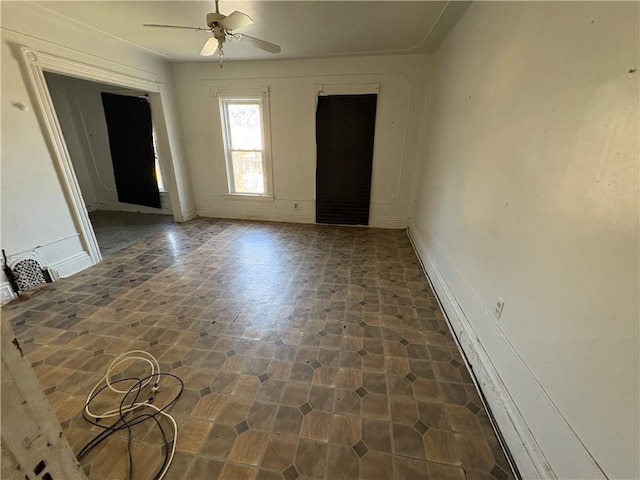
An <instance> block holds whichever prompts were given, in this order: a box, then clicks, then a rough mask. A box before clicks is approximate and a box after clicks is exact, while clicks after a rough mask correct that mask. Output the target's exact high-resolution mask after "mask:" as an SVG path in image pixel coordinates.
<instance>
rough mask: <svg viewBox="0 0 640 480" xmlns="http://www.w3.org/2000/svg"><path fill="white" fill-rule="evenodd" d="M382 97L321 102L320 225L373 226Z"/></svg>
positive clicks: (318, 139) (321, 98)
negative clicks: (373, 177) (375, 151)
mask: <svg viewBox="0 0 640 480" xmlns="http://www.w3.org/2000/svg"><path fill="white" fill-rule="evenodd" d="M377 99H378V95H376V94H367V95H329V96H319V97H318V107H317V110H316V145H317V164H316V222H317V223H329V224H334V225H368V224H369V204H370V198H371V170H372V167H373V139H374V134H375V122H376V104H377Z"/></svg>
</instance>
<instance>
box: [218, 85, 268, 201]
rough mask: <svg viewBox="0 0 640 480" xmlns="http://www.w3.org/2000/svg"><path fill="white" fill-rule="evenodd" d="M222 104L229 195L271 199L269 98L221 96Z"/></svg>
mask: <svg viewBox="0 0 640 480" xmlns="http://www.w3.org/2000/svg"><path fill="white" fill-rule="evenodd" d="M219 101H220V118H221V120H222V138H223V142H224V154H225V160H226V165H227V181H228V184H229V193H230V194H235V195H247V196H262V197H269V196H271V176H270V159H269V148H268V147H269V145H268V138H269V135H268V132H269V125H268V120H267V119H268V115H267V112H266V110H267V108H268V105H267V104H266V99H265V98H264V97H263V96H251V97H221V98H220V99H219Z"/></svg>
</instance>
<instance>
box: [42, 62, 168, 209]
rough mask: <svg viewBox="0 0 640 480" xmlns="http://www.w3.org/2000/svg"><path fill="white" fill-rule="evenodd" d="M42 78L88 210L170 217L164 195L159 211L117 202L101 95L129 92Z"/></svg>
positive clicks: (55, 77) (60, 77)
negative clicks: (159, 214) (54, 109)
mask: <svg viewBox="0 0 640 480" xmlns="http://www.w3.org/2000/svg"><path fill="white" fill-rule="evenodd" d="M45 76H46V78H47V86H48V87H49V93H50V94H51V98H52V100H53V103H54V105H55V108H56V114H57V116H58V120H59V121H60V125H61V127H62V131H63V133H64V137H65V141H66V143H67V148H68V149H69V155H70V156H71V161H72V162H73V167H74V170H75V172H76V176H77V177H78V183H79V184H80V189H81V190H82V196H83V198H84V201H85V204H86V205H87V210H89V211H94V210H112V211H126V212H143V213H161V214H169V215H170V214H171V204H170V202H169V196H168V194H167V193H166V192H163V193H161V194H160V200H161V208H159V209H157V208H151V207H145V206H141V205H133V204H128V203H122V202H119V201H118V191H117V188H116V180H115V175H114V173H113V162H112V160H111V149H110V147H109V133H108V130H107V121H106V118H105V115H104V108H103V105H102V97H101V93H102V92H109V91H117V92H118V93H122V94H126V92H129V91H128V90H126V89H116V88H114V87H112V86H110V85H104V84H100V83H97V82H89V81H86V80H81V79H77V78H72V77H68V76H64V75H56V74H51V73H45ZM130 92H131V93H133V91H130Z"/></svg>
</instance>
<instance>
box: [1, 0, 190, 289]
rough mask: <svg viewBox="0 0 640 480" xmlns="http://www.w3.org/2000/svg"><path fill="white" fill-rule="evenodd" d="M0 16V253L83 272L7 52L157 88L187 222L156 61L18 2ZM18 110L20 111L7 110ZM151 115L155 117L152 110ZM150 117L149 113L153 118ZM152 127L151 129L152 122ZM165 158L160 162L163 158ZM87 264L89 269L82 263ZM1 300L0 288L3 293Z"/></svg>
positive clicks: (173, 124)
mask: <svg viewBox="0 0 640 480" xmlns="http://www.w3.org/2000/svg"><path fill="white" fill-rule="evenodd" d="M0 8H1V9H2V15H1V17H0V22H1V35H2V36H1V41H2V46H1V48H2V52H1V53H2V83H1V88H2V92H1V93H2V96H1V98H2V112H1V113H2V146H1V148H2V151H1V153H2V207H1V208H2V211H1V217H2V218H1V226H2V231H1V239H0V243H1V244H2V247H3V248H4V249H6V250H7V252H8V253H10V254H16V253H18V252H24V251H26V252H37V253H38V254H39V256H40V258H41V259H42V260H43V261H44V262H45V263H46V264H48V265H52V266H56V265H59V266H61V271H62V273H63V274H65V275H66V274H70V273H73V272H74V271H77V270H79V269H82V268H85V267H86V266H87V265H89V264H90V263H91V262H90V259H89V258H88V255H87V254H86V251H85V250H86V248H85V246H84V245H83V244H82V242H80V241H79V238H78V232H79V229H78V227H77V226H76V225H75V224H74V221H73V217H72V215H71V213H70V210H69V207H68V204H67V201H66V199H65V196H64V193H63V190H62V188H61V186H60V184H59V181H58V176H57V172H56V169H55V168H54V164H53V161H52V157H51V154H50V151H49V147H48V145H47V143H46V141H45V137H44V135H43V133H42V129H41V127H40V125H39V121H38V117H37V115H36V111H35V109H34V105H33V103H32V98H31V97H30V92H29V89H28V87H27V84H26V83H25V79H24V77H23V75H22V72H21V71H20V64H19V62H18V60H17V58H16V56H14V51H13V50H12V47H11V45H15V44H19V45H26V46H28V47H30V48H34V49H37V50H40V51H43V52H47V53H50V54H52V55H57V56H59V57H63V58H67V59H70V60H73V61H77V62H82V63H85V64H87V65H91V66H96V67H100V68H104V69H108V70H110V71H111V72H114V73H118V74H126V75H130V76H134V77H137V78H142V79H148V80H151V81H154V82H157V83H160V84H162V91H163V93H162V94H163V97H164V104H163V107H164V110H163V111H162V112H161V113H162V114H163V115H164V117H165V119H166V120H167V125H166V128H165V126H164V125H161V128H162V129H163V130H167V131H168V138H169V143H168V144H167V142H161V143H162V145H160V146H159V150H160V151H161V152H164V153H165V154H166V153H169V154H170V156H171V157H172V158H173V163H174V166H175V177H173V178H169V179H167V180H168V181H170V182H174V185H175V186H176V187H175V188H176V190H177V191H178V194H179V197H180V204H181V207H182V208H181V211H180V212H179V216H180V218H181V219H187V218H189V217H192V216H193V215H194V210H195V208H194V207H193V199H192V196H191V191H190V185H189V171H188V166H187V164H186V161H184V154H183V150H184V145H183V141H182V138H181V126H180V124H179V119H178V118H177V117H176V116H175V115H174V114H173V112H174V111H176V110H177V107H176V102H175V98H174V97H175V94H174V89H173V78H172V72H171V69H170V67H168V66H167V64H165V63H164V62H163V61H162V60H161V59H158V58H157V57H154V56H152V55H150V54H148V53H147V52H145V51H143V50H141V49H137V48H133V47H132V46H131V45H129V44H126V43H123V42H120V41H118V40H116V39H114V38H113V37H110V36H106V35H102V34H99V33H98V32H96V31H95V30H91V29H88V28H85V27H82V26H80V25H78V24H72V23H68V22H66V21H64V20H61V19H60V18H58V17H57V16H55V15H51V14H49V13H47V12H44V11H42V10H41V9H40V8H39V7H38V6H36V5H33V4H30V3H25V2H4V1H3V2H0ZM16 103H23V104H25V105H26V106H27V107H29V108H28V110H26V111H23V110H20V109H19V108H17V107H16V106H15V105H14V104H16ZM156 110H157V109H156ZM154 115H155V113H154ZM155 120H156V117H155V116H154V123H155V124H156V126H157V125H158V122H155ZM165 156H166V155H165ZM87 260H88V262H87ZM2 293H3V299H4V294H5V293H6V285H2Z"/></svg>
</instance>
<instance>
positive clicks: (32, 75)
mask: <svg viewBox="0 0 640 480" xmlns="http://www.w3.org/2000/svg"><path fill="white" fill-rule="evenodd" d="M12 47H13V49H14V52H15V55H16V57H17V58H18V60H19V61H20V64H21V67H22V69H23V72H24V74H25V83H26V84H27V86H28V87H29V89H30V91H31V93H32V95H33V100H34V105H35V106H36V111H37V112H36V113H37V115H38V116H39V119H40V126H41V128H42V133H43V135H44V138H45V140H46V142H47V144H48V147H49V151H50V153H51V157H52V160H53V163H54V166H55V168H56V172H57V173H58V179H59V181H60V186H61V187H62V190H63V192H64V196H65V199H66V201H67V205H68V207H69V211H70V213H71V216H72V218H73V221H74V224H75V227H76V228H77V229H78V233H79V237H80V241H81V242H82V245H83V247H84V248H85V249H86V251H87V253H88V255H89V256H90V257H91V261H92V262H93V264H96V263H98V262H99V261H100V260H102V254H101V253H100V247H99V246H98V242H97V240H96V236H95V232H94V231H93V226H92V225H91V221H90V219H89V213H88V211H87V208H86V206H85V203H84V200H83V198H82V192H81V191H80V186H79V184H78V179H77V177H76V174H75V171H74V168H73V164H72V162H71V157H70V155H69V151H68V150H67V145H66V142H65V139H64V135H63V133H62V128H61V127H60V123H59V122H58V117H57V115H56V112H55V108H54V106H53V101H52V99H51V95H50V93H49V87H48V85H47V82H46V79H45V76H44V71H45V70H46V71H48V72H53V73H58V74H62V75H68V76H71V77H76V78H80V79H83V80H89V81H95V82H100V83H105V84H109V85H113V86H116V87H124V88H131V89H136V90H142V91H144V92H147V93H149V102H150V104H151V115H152V121H153V123H154V128H155V129H156V137H157V140H158V142H157V143H158V145H157V148H158V152H157V153H158V161H159V163H160V168H161V169H162V173H163V180H164V181H165V188H166V189H167V192H168V193H169V198H170V201H171V210H172V212H173V216H174V219H175V221H176V222H183V221H185V220H186V219H185V218H184V215H183V211H184V210H183V208H182V207H183V202H184V200H183V199H182V198H181V197H180V195H179V189H178V185H177V181H176V174H175V171H176V168H175V165H174V158H173V156H172V154H171V151H172V149H171V143H170V140H169V134H168V129H167V122H166V119H165V104H166V103H167V98H166V86H165V85H164V84H163V83H162V82H158V81H156V80H155V79H153V78H144V77H138V76H134V75H130V74H126V73H122V72H119V71H114V70H109V69H106V68H102V67H98V66H95V65H91V64H88V63H83V62H79V61H77V60H72V59H69V58H65V57H61V56H58V55H54V54H51V53H47V52H44V51H40V50H36V49H33V48H30V47H27V46H25V45H15V44H14V45H12ZM141 73H143V74H144V73H145V72H141ZM149 76H152V75H149ZM165 173H166V175H165Z"/></svg>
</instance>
